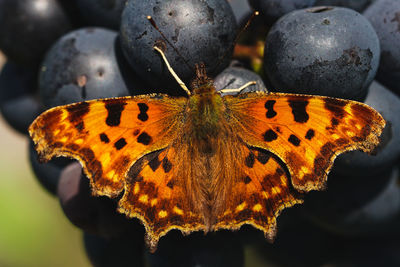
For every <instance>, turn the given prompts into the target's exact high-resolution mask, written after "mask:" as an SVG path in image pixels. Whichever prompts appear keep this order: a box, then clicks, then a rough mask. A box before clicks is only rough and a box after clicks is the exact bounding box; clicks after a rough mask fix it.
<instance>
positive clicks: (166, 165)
mask: <svg viewBox="0 0 400 267" xmlns="http://www.w3.org/2000/svg"><path fill="white" fill-rule="evenodd" d="M162 167H163V169H164V172H165V173H168V172H169V171H171V169H172V163H171V161H169V160H168V158H167V157H165V158H164V159H163V161H162Z"/></svg>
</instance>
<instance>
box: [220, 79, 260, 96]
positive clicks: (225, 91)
mask: <svg viewBox="0 0 400 267" xmlns="http://www.w3.org/2000/svg"><path fill="white" fill-rule="evenodd" d="M255 84H257V82H256V81H250V82H247V83H245V84H244V85H242V86H240V87H239V88H235V89H222V90H219V91H218V92H220V93H224V94H225V93H240V92H241V91H242V90H244V89H246V88H247V87H249V86H251V85H255Z"/></svg>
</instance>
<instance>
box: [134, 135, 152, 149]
mask: <svg viewBox="0 0 400 267" xmlns="http://www.w3.org/2000/svg"><path fill="white" fill-rule="evenodd" d="M137 141H138V143H141V144H143V145H145V146H147V145H149V144H150V143H151V141H152V138H151V136H150V135H148V134H147V133H146V132H143V133H141V134H140V135H139V136H138V137H137Z"/></svg>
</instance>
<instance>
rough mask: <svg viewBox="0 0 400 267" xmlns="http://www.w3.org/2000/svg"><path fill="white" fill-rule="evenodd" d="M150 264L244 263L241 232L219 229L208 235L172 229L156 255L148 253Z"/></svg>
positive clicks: (215, 266)
mask: <svg viewBox="0 0 400 267" xmlns="http://www.w3.org/2000/svg"><path fill="white" fill-rule="evenodd" d="M146 258H147V260H148V262H149V263H150V266H159V267H170V266H171V267H172V266H187V267H195V266H204V267H225V266H226V267H228V266H229V267H241V266H244V253H243V246H242V243H241V242H240V239H239V235H237V234H235V233H232V232H223V231H221V232H217V233H214V234H209V235H207V236H204V234H203V233H201V232H196V233H192V234H191V235H190V236H187V237H183V236H182V234H181V233H178V232H170V233H168V235H167V236H165V237H163V238H162V239H161V240H160V243H159V246H158V248H157V251H156V252H155V253H154V254H151V253H146Z"/></svg>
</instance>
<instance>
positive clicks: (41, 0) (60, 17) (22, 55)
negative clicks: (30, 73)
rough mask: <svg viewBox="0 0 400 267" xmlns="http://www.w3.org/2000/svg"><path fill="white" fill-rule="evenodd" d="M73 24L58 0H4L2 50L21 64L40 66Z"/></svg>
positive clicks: (0, 0) (1, 8) (0, 28)
mask: <svg viewBox="0 0 400 267" xmlns="http://www.w3.org/2000/svg"><path fill="white" fill-rule="evenodd" d="M71 27H72V26H71V23H70V21H69V19H68V17H67V15H66V14H65V12H64V10H63V9H62V7H61V6H60V4H59V3H58V2H57V0H0V49H1V50H2V51H3V52H4V53H5V54H6V55H7V57H8V58H9V60H11V61H14V62H16V63H19V64H21V65H24V66H27V65H30V66H36V65H38V64H39V63H40V61H41V59H42V57H43V55H44V53H45V52H46V50H47V49H48V48H49V47H50V46H51V45H52V44H53V43H54V41H55V40H57V38H59V37H60V36H61V35H62V34H64V33H66V32H67V31H69V30H71Z"/></svg>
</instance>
